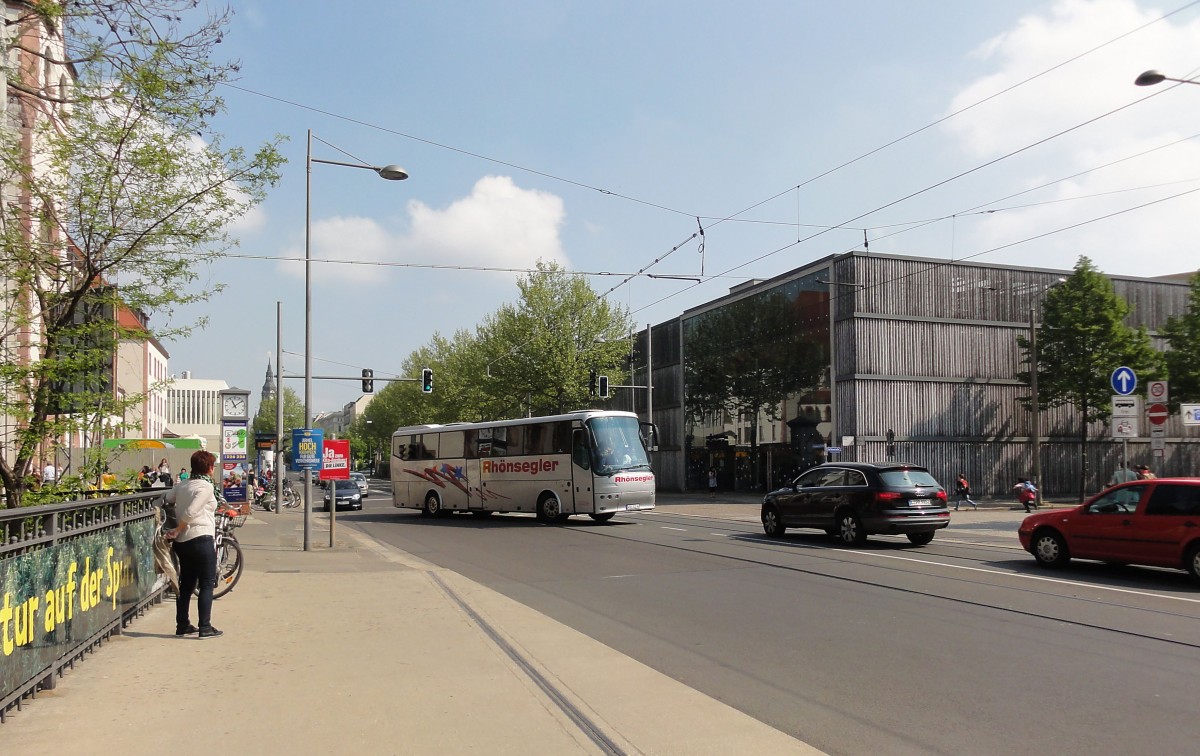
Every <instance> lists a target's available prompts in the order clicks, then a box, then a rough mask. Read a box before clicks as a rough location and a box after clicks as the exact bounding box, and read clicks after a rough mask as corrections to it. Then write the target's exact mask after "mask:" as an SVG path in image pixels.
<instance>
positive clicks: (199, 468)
mask: <svg viewBox="0 0 1200 756" xmlns="http://www.w3.org/2000/svg"><path fill="white" fill-rule="evenodd" d="M216 463H217V458H216V456H214V455H213V453H212V452H207V451H204V450H203V449H201V450H200V451H198V452H196V453H195V454H193V455H192V475H208V474H209V473H210V472H212V469H213V465H215V464H216Z"/></svg>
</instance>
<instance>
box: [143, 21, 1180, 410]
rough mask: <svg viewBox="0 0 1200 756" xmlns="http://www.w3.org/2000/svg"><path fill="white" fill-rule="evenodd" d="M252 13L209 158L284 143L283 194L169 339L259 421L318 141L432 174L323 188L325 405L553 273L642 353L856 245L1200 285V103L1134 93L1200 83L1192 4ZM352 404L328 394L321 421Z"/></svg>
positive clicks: (328, 153) (289, 311)
mask: <svg viewBox="0 0 1200 756" xmlns="http://www.w3.org/2000/svg"><path fill="white" fill-rule="evenodd" d="M233 5H234V11H235V15H234V17H233V21H232V25H231V26H230V28H229V32H228V34H227V35H225V38H224V41H223V43H222V44H221V45H220V46H219V51H220V52H221V53H222V54H223V55H224V56H226V57H228V58H236V59H239V60H240V61H241V73H240V78H239V79H238V80H237V81H236V82H235V83H234V85H233V86H224V87H222V94H223V97H224V98H225V101H226V104H227V112H226V113H225V114H224V115H223V116H222V117H220V118H219V119H218V120H217V122H216V129H217V130H218V131H219V132H220V133H221V134H222V135H223V138H224V143H225V144H226V145H235V144H236V145H242V146H245V147H247V148H253V147H255V146H257V145H260V144H262V143H264V142H266V141H268V140H270V139H271V138H272V137H274V136H275V135H283V136H284V137H286V138H287V140H288V141H287V142H286V143H285V145H284V147H283V152H284V155H285V157H286V158H287V160H288V163H287V165H285V166H284V168H283V177H282V180H281V182H280V183H279V185H278V186H277V187H275V188H274V189H272V190H271V191H270V193H269V195H268V197H267V199H266V201H265V202H263V203H262V204H261V205H260V206H258V207H256V208H255V209H254V210H253V211H252V212H251V213H250V214H248V215H247V216H246V217H245V218H243V219H241V221H239V223H238V224H237V226H236V227H235V228H234V232H235V235H236V237H237V238H238V239H239V241H240V246H239V248H238V249H236V250H234V251H233V254H234V255H235V256H231V257H226V258H223V259H221V260H219V261H216V262H214V263H211V264H207V265H202V266H201V267H200V268H199V271H200V280H199V281H198V282H197V285H198V286H210V285H212V284H214V283H224V284H226V288H225V290H224V291H223V292H222V293H220V294H219V295H217V296H216V297H214V298H213V299H212V300H210V301H209V302H208V303H206V304H204V305H201V306H196V307H191V308H187V309H184V310H183V311H181V312H179V313H177V314H176V315H175V320H172V321H171V322H172V323H175V322H179V320H183V321H185V322H186V321H198V320H199V319H200V318H202V317H203V318H207V325H206V327H205V328H204V329H201V330H197V331H196V332H194V333H193V334H192V335H191V336H190V337H189V338H187V339H186V340H181V341H175V342H168V343H166V344H165V345H164V346H165V347H166V349H167V350H168V352H169V353H170V370H171V372H172V373H173V374H175V375H178V374H180V373H182V372H183V371H185V370H186V371H190V372H191V373H192V375H193V377H197V378H217V379H223V380H225V381H227V382H228V383H229V384H230V385H233V386H237V387H240V388H245V389H250V390H251V391H252V403H253V404H254V405H255V406H257V403H258V397H259V392H260V389H261V387H262V384H263V379H264V376H265V372H266V368H267V363H268V361H270V362H271V363H272V365H274V367H275V369H276V372H278V365H277V364H276V359H275V350H276V320H277V319H276V302H281V303H282V305H281V309H282V331H283V349H284V354H283V371H284V374H285V375H286V376H299V375H302V374H303V371H304V358H303V355H304V335H305V329H304V321H305V317H304V315H305V306H304V304H305V275H304V264H303V262H302V261H303V258H304V241H305V196H306V192H305V162H306V146H307V144H308V141H307V133H308V131H309V130H311V131H312V133H313V136H314V141H313V143H312V144H313V147H312V157H313V158H315V159H319V160H333V161H339V162H354V163H364V164H367V165H375V166H380V165H385V164H399V165H401V166H403V167H404V169H405V170H406V171H407V172H408V173H409V174H410V177H409V178H408V179H407V180H405V181H384V180H382V179H380V178H379V177H377V176H376V175H373V174H372V173H371V172H369V171H362V170H353V169H350V168H346V167H342V166H335V165H328V164H320V163H317V164H314V165H313V167H312V175H311V192H310V195H309V198H310V200H311V236H310V240H311V256H312V259H313V260H314V262H313V264H312V268H311V270H312V273H311V276H310V279H309V284H310V289H311V294H312V322H313V332H312V356H313V374H314V375H318V376H321V375H335V376H346V377H352V376H358V375H359V371H360V370H361V369H362V368H371V369H372V370H374V373H375V375H376V376H377V377H386V376H400V375H401V371H402V363H403V361H404V359H405V358H406V357H407V356H408V355H409V354H410V353H411V352H412V351H413V350H415V349H417V348H420V347H421V346H423V345H425V344H427V343H429V341H430V340H431V338H432V337H433V336H434V335H435V334H438V333H440V334H442V335H444V336H447V337H450V336H452V335H453V334H454V333H456V332H457V331H459V330H463V329H466V330H468V331H469V330H473V329H474V328H475V326H476V325H477V324H479V323H480V322H481V321H482V320H483V318H484V317H486V316H487V315H488V314H490V313H492V312H494V311H495V310H497V309H498V308H499V307H500V306H502V305H503V304H505V303H511V302H516V301H517V300H518V290H517V287H516V281H517V280H518V279H520V278H522V277H523V276H524V275H525V274H524V272H523V271H527V270H528V269H530V268H532V267H534V266H535V265H536V264H537V261H538V260H547V261H556V262H558V263H560V264H561V265H562V266H564V267H565V268H566V269H567V270H569V271H572V272H578V273H583V274H587V275H588V276H589V278H588V280H589V282H590V284H591V286H592V288H593V289H594V290H596V291H597V293H599V294H602V295H603V296H605V297H607V298H608V299H609V300H610V301H611V302H613V303H614V304H618V305H621V306H623V307H626V308H627V309H628V310H629V311H630V312H631V314H632V317H633V320H634V322H636V323H638V324H639V326H640V327H645V325H646V324H647V323H656V324H657V323H660V322H663V321H666V320H669V319H671V318H674V317H677V316H678V315H680V314H681V313H683V312H684V311H685V310H687V309H689V308H691V307H695V306H697V305H700V304H703V303H705V302H708V301H711V300H713V299H716V298H718V297H720V296H722V295H724V294H726V293H727V292H728V290H729V289H730V287H733V286H736V285H738V284H739V283H741V282H743V281H745V280H747V279H750V278H760V279H761V278H769V277H771V276H775V275H779V274H781V273H784V272H787V271H789V270H792V269H794V268H797V267H800V266H803V265H805V264H808V263H810V262H812V261H814V260H818V259H821V258H824V257H827V256H829V255H832V254H840V253H843V252H847V251H850V250H853V249H861V248H862V244H863V240H864V236H865V238H866V239H867V240H868V242H869V245H870V250H871V251H872V252H883V253H895V254H904V255H913V256H918V257H928V258H943V259H955V260H975V261H979V262H984V263H991V264H1004V265H1018V266H1030V267H1037V268H1048V269H1061V270H1070V269H1071V268H1072V267H1073V266H1074V265H1075V264H1076V262H1077V261H1078V259H1079V257H1080V256H1081V255H1086V256H1088V257H1089V258H1091V259H1092V261H1093V262H1094V263H1095V264H1096V265H1097V266H1098V267H1099V268H1100V269H1101V270H1103V271H1105V272H1107V273H1109V274H1113V275H1132V276H1159V275H1166V274H1172V273H1181V272H1190V271H1195V270H1197V268H1200V244H1197V241H1196V239H1197V231H1196V228H1195V227H1196V219H1198V218H1200V87H1197V86H1194V85H1189V84H1177V85H1172V83H1170V82H1164V83H1163V84H1159V85H1157V86H1153V87H1137V86H1134V84H1133V81H1134V79H1135V78H1136V77H1137V75H1138V74H1139V73H1141V72H1142V71H1145V70H1147V69H1158V70H1161V71H1162V72H1164V73H1165V74H1167V75H1168V76H1171V77H1175V78H1191V77H1195V76H1197V74H1198V73H1200V2H1195V1H1191V0H1164V2H1162V3H1154V4H1152V3H1150V2H1146V0H1043V1H1034V0H976V1H975V2H970V3H964V2H961V1H960V0H918V1H916V2H906V3H897V2H893V1H892V0H848V1H847V2H841V3H828V2H817V1H816V0H787V1H785V0H778V1H771V2H767V1H766V0H761V1H760V0H747V1H746V2H742V3H737V4H736V7H735V4H734V3H729V2H712V1H710V0H688V1H687V2H682V1H676V0H655V1H654V2H644V0H628V1H607V2H606V1H601V2H596V1H595V0H591V1H590V2H576V1H574V0H520V1H519V2H518V1H517V0H507V1H504V2H501V1H499V0H497V1H494V2H479V1H476V2H461V1H459V0H446V1H445V2H437V3H410V2H405V3H390V2H379V1H378V0H375V1H373V2H366V1H364V0H342V2H340V3H336V4H330V3H328V2H315V1H313V0H238V1H237V2H235V3H234V4H233ZM1164 16H1165V18H1164ZM701 228H703V231H704V233H703V236H702V237H701V236H700V233H699V232H700V229H701ZM701 241H702V242H703V244H701ZM330 261H337V262H330ZM638 271H644V273H643V275H640V276H637V277H635V278H633V279H632V280H630V281H629V282H627V283H623V282H625V281H626V279H627V278H628V277H629V274H633V273H636V272H638ZM645 273H653V274H658V275H665V276H677V277H679V276H683V277H689V278H693V279H700V280H699V282H697V281H694V280H680V279H678V278H651V277H649V276H647V275H645ZM154 325H156V323H155V321H154V319H153V317H152V319H151V326H152V327H153V326H154ZM158 325H161V324H158ZM401 377H407V378H416V377H417V376H415V375H413V376H408V375H404V376H401ZM435 382H436V378H435ZM284 384H285V385H286V386H288V387H290V388H292V389H293V390H295V391H296V392H297V394H299V395H301V396H303V390H304V384H303V381H302V380H299V379H295V378H290V377H289V378H285V379H284ZM381 387H382V383H377V384H376V388H381ZM435 390H436V388H435ZM360 394H361V392H360V385H359V381H358V380H353V381H331V380H317V381H314V383H313V396H312V404H313V412H314V414H316V413H319V412H323V411H330V410H337V409H340V408H341V407H342V406H343V405H344V404H345V403H347V402H350V401H353V400H355V399H356V398H358V397H359V396H360Z"/></svg>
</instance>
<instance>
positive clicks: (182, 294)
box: [0, 0, 282, 507]
mask: <svg viewBox="0 0 1200 756" xmlns="http://www.w3.org/2000/svg"><path fill="white" fill-rule="evenodd" d="M19 5H21V7H22V14H23V15H20V17H19V18H18V19H17V20H15V21H13V22H11V23H10V25H12V24H16V25H17V26H18V28H20V27H21V25H23V24H24V25H27V24H42V25H44V26H46V27H47V28H53V29H58V28H61V29H64V30H65V31H66V32H67V33H68V35H69V36H68V39H67V46H66V56H65V58H66V59H65V60H63V59H58V60H51V59H50V58H51V57H53V56H52V54H50V55H47V54H46V53H45V52H43V51H31V50H25V49H24V48H20V45H21V44H22V41H21V40H22V38H21V37H20V35H17V34H11V33H10V35H9V36H7V37H6V40H7V42H6V44H7V45H8V49H7V50H6V52H9V53H13V52H15V51H17V49H18V48H20V49H21V51H22V52H23V53H24V54H37V55H42V56H43V57H45V58H46V62H48V63H52V64H55V65H62V64H64V63H70V64H72V65H73V66H74V68H73V71H74V73H75V74H76V77H75V79H74V80H73V81H72V82H70V83H69V84H68V85H66V86H59V85H55V86H49V85H43V84H42V83H41V82H40V81H27V80H26V79H25V78H24V77H25V76H27V75H30V74H32V75H34V76H35V77H36V76H38V75H40V70H41V69H40V68H39V67H37V66H32V67H30V66H22V67H20V68H17V69H10V70H8V71H7V72H6V73H7V74H8V75H9V77H10V78H9V81H8V86H9V88H10V93H16V94H17V96H18V97H22V98H25V100H26V101H31V102H34V104H35V106H36V108H41V110H37V111H36V112H38V113H41V114H42V115H41V116H39V117H37V118H34V119H32V123H31V125H30V129H31V130H30V132H29V133H26V134H21V133H19V132H17V131H12V132H7V131H6V132H4V134H3V136H0V180H2V181H3V182H4V183H5V185H6V186H7V188H8V190H9V191H10V192H11V193H12V194H13V196H15V197H16V201H12V202H6V203H5V205H4V207H3V210H2V212H0V244H3V250H2V251H0V280H3V281H4V282H5V284H6V285H7V287H8V293H9V295H10V299H9V303H8V305H9V306H7V307H6V308H5V313H4V315H3V318H2V322H0V329H2V333H0V336H2V337H3V347H2V352H0V384H2V385H4V386H6V387H7V390H6V391H4V392H3V393H2V394H0V412H2V413H3V414H5V415H7V416H8V417H9V419H10V424H9V427H10V428H14V429H15V430H13V431H12V432H11V435H10V436H9V437H8V438H7V439H5V440H6V442H7V446H8V449H9V453H8V455H5V456H3V457H2V458H0V481H2V482H3V484H4V488H5V493H6V504H7V506H9V507H14V506H19V505H20V503H21V499H22V495H23V493H24V491H25V488H26V485H27V480H28V477H29V475H30V473H31V471H32V466H33V464H34V463H35V462H36V458H37V456H38V455H39V454H40V452H41V450H42V449H43V447H44V446H45V445H46V444H47V443H50V444H52V443H54V441H53V440H54V439H56V438H61V437H63V436H65V435H67V434H69V433H71V432H74V431H77V430H80V429H83V428H88V427H93V428H94V427H98V426H101V425H104V426H109V427H113V426H112V422H111V418H121V417H123V416H125V414H126V410H128V409H130V408H133V407H136V406H137V405H138V404H139V403H140V402H141V401H142V400H143V398H144V396H143V395H141V394H132V393H131V394H128V395H125V396H124V397H123V398H115V397H114V394H115V392H114V391H113V389H112V387H111V385H109V380H110V379H109V376H111V375H112V360H113V359H114V356H115V347H116V344H117V343H119V342H121V341H145V340H147V339H149V338H151V337H152V336H156V337H157V338H159V339H160V340H169V339H171V338H173V337H178V336H181V335H184V334H186V333H187V332H189V331H190V330H191V328H192V327H194V326H195V325H197V324H192V325H189V326H174V327H172V326H169V325H167V324H166V321H167V319H168V318H169V317H170V316H171V314H172V313H173V312H174V311H175V309H176V308H178V307H179V306H181V305H186V304H191V303H195V302H201V301H205V300H207V299H208V298H209V297H210V296H211V295H212V294H213V293H215V292H216V291H218V290H219V288H220V287H219V286H218V287H208V288H192V287H190V286H189V285H190V284H192V283H193V282H195V281H196V280H197V278H198V277H199V275H200V271H201V268H200V266H199V265H198V264H197V261H198V260H204V261H207V260H212V259H215V258H216V257H219V256H220V255H221V253H223V252H224V251H226V250H227V249H229V248H230V247H233V246H235V245H236V241H235V240H234V239H233V238H232V237H231V236H230V235H229V233H228V231H227V229H228V227H229V226H230V224H231V223H232V222H233V221H235V220H237V219H238V218H240V217H242V216H243V215H245V213H247V212H248V211H249V210H250V209H251V208H253V207H254V206H255V205H256V204H257V203H258V202H260V201H261V200H262V198H263V196H264V194H265V191H266V189H267V188H268V187H269V186H271V185H273V184H274V183H275V182H276V181H277V180H278V170H279V167H280V165H281V164H282V158H281V156H280V154H279V151H278V148H277V147H278V144H279V139H278V138H276V139H275V140H273V141H272V142H270V143H268V144H265V145H263V146H261V147H260V148H258V149H257V150H256V151H254V152H247V151H246V150H244V149H242V148H237V147H232V148H227V147H225V146H223V145H222V142H221V138H220V135H219V134H214V133H212V132H211V130H210V129H209V120H210V119H211V118H212V117H213V116H214V115H215V114H217V113H218V112H220V111H221V109H222V103H221V101H220V98H219V97H217V96H216V95H215V94H214V88H215V87H216V86H217V85H218V84H219V83H220V82H222V81H224V80H226V79H228V78H229V77H230V75H231V74H232V72H233V71H234V70H235V69H236V64H226V63H214V62H212V61H211V60H210V57H209V56H210V54H211V52H212V48H213V46H214V45H216V44H217V43H218V42H220V37H221V34H222V33H223V31H224V26H225V22H226V20H227V16H226V15H218V16H208V17H207V19H203V18H202V19H199V20H197V19H194V18H192V17H191V15H190V14H187V13H185V9H186V8H189V7H191V6H192V3H190V2H182V1H180V2H172V1H171V0H133V1H131V2H124V3H109V2H99V1H93V2H89V1H87V0H83V1H79V2H65V3H64V2H51V1H50V0H40V1H36V2H30V3H28V4H19ZM93 29H94V30H95V31H93ZM46 49H47V50H49V49H51V48H49V47H48V48H46ZM65 105H69V111H47V110H46V108H47V107H49V106H55V107H62V106H65ZM23 107H33V106H29V105H28V102H26V104H25V105H23ZM29 112H33V111H29ZM198 135H203V136H206V138H207V141H206V142H201V141H200V140H198V139H197V136H198ZM30 145H32V147H31V146H30ZM126 309H128V310H130V311H133V312H137V313H141V314H143V315H145V316H148V315H154V316H155V317H156V318H159V317H161V318H163V325H161V326H158V327H156V329H155V332H154V333H153V334H151V333H150V332H149V331H147V330H145V329H143V328H129V327H124V326H122V325H120V324H119V322H118V317H117V316H118V314H119V313H121V312H122V311H124V310H126ZM151 388H155V387H151Z"/></svg>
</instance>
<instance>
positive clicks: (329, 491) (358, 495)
mask: <svg viewBox="0 0 1200 756" xmlns="http://www.w3.org/2000/svg"><path fill="white" fill-rule="evenodd" d="M331 498H334V499H336V501H337V504H335V506H336V507H337V508H338V509H362V492H361V491H359V490H358V486H357V485H356V484H355V483H354V481H352V480H329V481H326V482H325V511H326V512H328V511H329V502H330V499H331Z"/></svg>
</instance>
